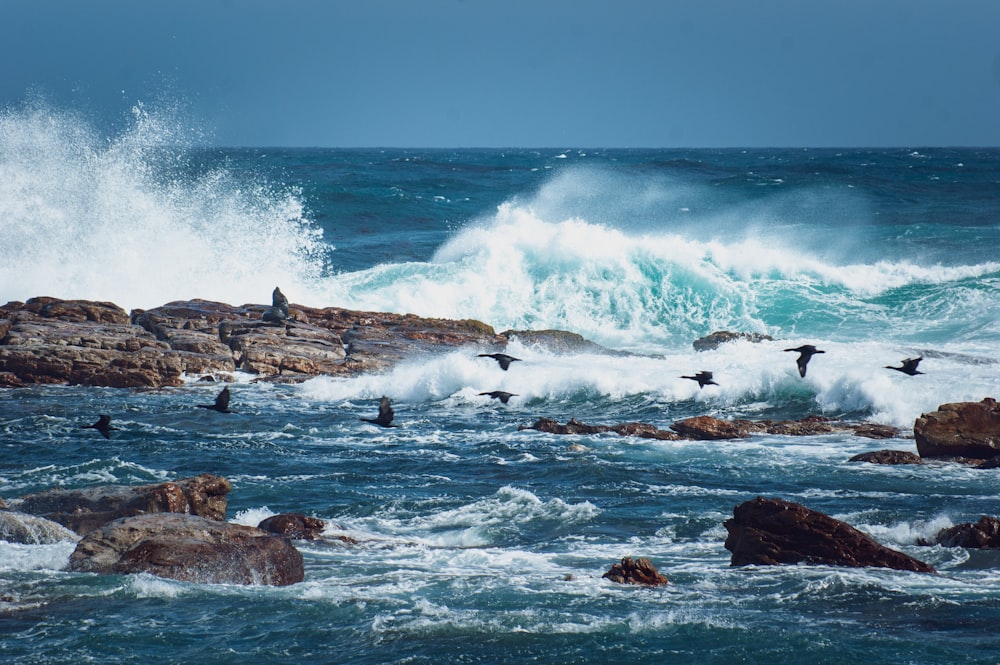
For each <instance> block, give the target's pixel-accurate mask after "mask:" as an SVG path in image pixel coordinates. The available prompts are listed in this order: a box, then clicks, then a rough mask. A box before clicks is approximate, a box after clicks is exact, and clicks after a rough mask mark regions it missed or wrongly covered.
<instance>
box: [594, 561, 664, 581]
mask: <svg viewBox="0 0 1000 665" xmlns="http://www.w3.org/2000/svg"><path fill="white" fill-rule="evenodd" d="M601 577H602V578H604V579H608V580H611V581H612V582H617V583H618V584H638V585H641V586H663V585H666V584H669V583H670V580H668V579H667V577H666V575H661V574H660V571H658V570H657V569H656V566H654V565H653V564H652V562H651V561H650V560H649V559H635V560H633V559H632V557H625V558H623V559H622V560H621V562H619V563H616V564H614V565H613V566H611V570H609V571H608V572H606V573H604V574H603V575H601Z"/></svg>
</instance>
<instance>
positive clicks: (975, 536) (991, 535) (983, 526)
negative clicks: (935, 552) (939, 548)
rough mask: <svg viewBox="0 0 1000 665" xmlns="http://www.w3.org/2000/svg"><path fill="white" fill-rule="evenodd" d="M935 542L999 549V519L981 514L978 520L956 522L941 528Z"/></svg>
mask: <svg viewBox="0 0 1000 665" xmlns="http://www.w3.org/2000/svg"><path fill="white" fill-rule="evenodd" d="M935 542H937V543H938V544H939V545H944V546H945V547H967V548H971V549H989V550H996V549H1000V520H998V519H997V518H996V517H988V516H986V515H983V516H982V517H980V518H979V521H978V522H966V523H965V524H956V525H955V526H953V527H949V528H947V529H942V530H941V532H940V533H938V535H937V539H936V541H935Z"/></svg>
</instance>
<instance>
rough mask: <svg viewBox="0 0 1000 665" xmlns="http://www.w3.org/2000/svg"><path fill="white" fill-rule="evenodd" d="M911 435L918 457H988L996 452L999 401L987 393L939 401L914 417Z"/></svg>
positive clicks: (999, 437)
mask: <svg viewBox="0 0 1000 665" xmlns="http://www.w3.org/2000/svg"><path fill="white" fill-rule="evenodd" d="M913 438H914V439H916V442H917V452H918V453H920V456H921V457H967V458H972V459H992V458H994V457H997V456H998V455H1000V404H997V402H996V400H994V399H993V398H990V397H987V398H986V399H984V400H983V401H981V402H956V403H952V404H942V405H941V406H939V407H938V409H937V411H932V412H931V413H925V414H922V415H921V416H920V417H919V418H917V420H916V422H914V424H913Z"/></svg>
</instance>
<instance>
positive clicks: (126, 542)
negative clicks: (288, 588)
mask: <svg viewBox="0 0 1000 665" xmlns="http://www.w3.org/2000/svg"><path fill="white" fill-rule="evenodd" d="M69 564H70V569H71V570H73V571H77V572H91V573H101V574H129V573H149V574H151V575H156V576H158V577H165V578H168V579H174V580H181V581H185V582H195V583H199V584H253V585H272V586H284V585H288V584H295V583H297V582H301V581H302V580H303V578H304V567H303V561H302V555H301V554H300V553H299V551H298V550H297V549H295V547H294V546H293V545H292V544H291V542H289V540H288V539H286V538H282V537H280V536H274V535H271V534H269V533H267V532H266V531H263V530H262V529H257V528H255V527H249V526H243V525H239V524H229V523H227V522H220V521H216V520H211V519H206V518H204V517H197V516H194V515H182V514H176V513H160V514H151V515H138V516H135V517H125V518H122V519H118V520H115V521H113V522H110V523H108V524H105V525H104V526H102V527H100V528H99V529H95V530H93V531H91V532H90V533H89V534H87V535H86V536H85V537H84V538H83V539H82V540H81V541H80V542H79V543H78V544H77V546H76V550H75V551H74V552H73V554H72V555H70V561H69Z"/></svg>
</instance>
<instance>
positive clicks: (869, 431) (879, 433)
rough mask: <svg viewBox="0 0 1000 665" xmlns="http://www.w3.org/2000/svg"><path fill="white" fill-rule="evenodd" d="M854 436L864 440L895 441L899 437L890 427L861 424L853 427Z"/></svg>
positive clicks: (896, 430)
mask: <svg viewBox="0 0 1000 665" xmlns="http://www.w3.org/2000/svg"><path fill="white" fill-rule="evenodd" d="M854 434H855V435H857V436H863V437H865V438H866V439H895V438H896V437H897V436H899V430H898V429H896V428H895V427H892V426H891V425H878V424H876V423H862V424H860V425H855V426H854Z"/></svg>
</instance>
